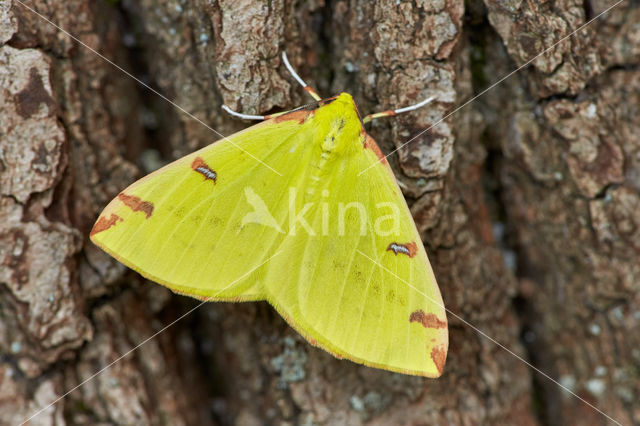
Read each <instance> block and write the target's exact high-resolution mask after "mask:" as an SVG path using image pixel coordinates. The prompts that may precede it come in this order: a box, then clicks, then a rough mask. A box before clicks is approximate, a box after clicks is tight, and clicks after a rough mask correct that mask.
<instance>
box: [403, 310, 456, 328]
mask: <svg viewBox="0 0 640 426" xmlns="http://www.w3.org/2000/svg"><path fill="white" fill-rule="evenodd" d="M409 322H418V323H420V324H422V326H423V327H424V328H446V327H447V322H446V321H442V320H440V319H439V318H438V317H437V316H435V315H434V314H427V313H425V311H423V310H422V309H420V310H417V311H415V312H411V315H409Z"/></svg>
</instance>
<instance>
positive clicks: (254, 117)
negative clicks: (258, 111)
mask: <svg viewBox="0 0 640 426" xmlns="http://www.w3.org/2000/svg"><path fill="white" fill-rule="evenodd" d="M222 109H223V110H225V111H227V113H229V114H231V115H233V116H234V117H238V118H244V119H245V120H264V119H265V116H264V115H250V114H242V113H240V112H235V111H234V110H232V109H231V108H229V107H228V106H226V105H222Z"/></svg>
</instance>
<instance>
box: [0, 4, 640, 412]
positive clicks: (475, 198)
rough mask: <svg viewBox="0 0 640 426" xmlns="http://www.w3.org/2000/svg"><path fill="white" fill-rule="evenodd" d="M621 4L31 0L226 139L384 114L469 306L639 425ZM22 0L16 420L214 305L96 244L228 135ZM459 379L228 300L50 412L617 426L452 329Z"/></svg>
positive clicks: (7, 265)
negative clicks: (144, 185) (109, 224)
mask: <svg viewBox="0 0 640 426" xmlns="http://www.w3.org/2000/svg"><path fill="white" fill-rule="evenodd" d="M611 3H612V0H611V1H605V0H593V1H577V0H556V1H541V2H535V1H517V0H511V1H509V0H504V1H500V0H484V2H481V1H479V0H471V1H467V2H464V1H463V0H441V1H424V0H414V1H396V0H376V1H368V0H349V1H343V0H337V1H328V0H327V1H326V2H325V1H323V0H306V1H298V2H294V1H286V2H283V1H277V0H273V1H261V0H240V1H237V0H233V1H232V0H214V1H205V0H190V1H189V0H186V1H177V0H159V1H158V0H140V1H133V0H122V1H121V2H107V1H99V2H95V1H89V0H68V1H59V0H46V1H45V0H35V1H29V2H27V3H26V4H27V5H28V6H30V7H33V8H34V9H36V10H37V11H38V12H39V13H41V14H43V15H44V16H45V17H46V18H47V19H50V20H51V21H53V22H55V23H56V24H57V25H59V26H60V27H62V28H64V29H65V30H67V31H69V32H70V33H71V34H73V35H75V36H76V37H78V38H79V39H80V40H82V42H84V43H86V44H87V45H89V46H91V47H92V48H93V49H95V50H96V51H98V52H100V53H101V54H103V55H104V56H106V57H107V58H110V59H111V60H113V62H115V63H116V64H118V65H119V66H122V67H123V68H124V69H126V70H129V71H130V72H131V73H132V74H134V75H136V76H137V77H139V78H140V79H141V80H142V81H144V82H146V83H149V84H151V85H152V86H153V87H154V88H157V90H159V91H160V92H161V93H163V94H164V95H165V96H166V97H167V98H169V99H171V100H172V101H174V102H175V103H176V104H178V105H180V106H181V107H183V108H184V109H185V110H187V111H189V112H190V113H192V114H193V115H194V116H196V117H197V118H199V119H200V120H202V121H203V122H205V123H207V124H208V125H210V126H211V127H213V128H215V129H216V130H217V131H219V132H220V133H222V134H230V133H232V132H234V131H237V130H239V129H241V128H243V127H245V126H246V124H245V123H242V122H239V121H236V120H233V119H231V118H229V117H228V116H226V115H225V114H223V113H222V112H221V110H220V105H221V104H222V103H225V104H227V105H230V106H231V107H232V108H234V109H236V110H238V111H241V112H244V113H249V114H251V113H267V112H273V111H277V110H282V109H289V108H292V107H294V106H296V105H300V104H303V103H306V102H308V101H309V99H308V98H307V97H306V96H305V94H304V92H303V91H302V90H301V89H300V88H299V87H298V86H296V85H295V82H294V81H293V80H292V78H291V77H290V76H289V75H288V74H287V73H286V70H285V69H284V67H283V65H282V63H281V60H280V56H279V55H280V52H281V51H282V50H286V51H287V53H288V55H289V57H290V59H291V61H292V63H293V65H294V66H295V67H296V68H297V69H298V70H299V72H300V74H301V75H302V76H303V77H304V78H306V79H307V81H308V82H309V83H310V84H311V85H312V86H314V87H316V88H317V89H318V90H319V91H320V92H321V93H322V94H323V95H325V96H330V95H333V94H337V93H339V92H340V91H348V92H350V93H352V94H353V95H354V96H355V98H356V100H357V101H358V104H359V108H360V111H367V112H369V111H377V110H384V109H388V108H392V107H398V106H404V105H408V104H411V103H415V102H417V101H419V100H421V99H423V98H425V97H427V96H429V95H436V96H437V98H438V100H437V102H435V103H433V104H431V105H430V106H429V107H426V108H423V109H421V110H418V111H415V112H412V113H410V114H406V115H402V116H398V117H396V118H393V119H387V120H378V121H374V122H373V123H372V125H371V127H370V133H371V134H372V135H373V137H374V138H375V139H376V140H377V141H378V143H379V144H380V145H381V148H382V149H383V151H386V152H390V151H391V150H393V149H394V148H395V147H401V146H402V145H403V143H404V142H406V141H407V140H409V139H411V138H413V137H414V136H415V135H418V134H420V133H421V131H422V130H423V129H426V128H428V127H430V126H432V125H434V124H435V123H437V122H439V120H440V119H442V118H443V117H445V115H446V114H447V113H448V112H449V111H451V110H453V109H454V108H456V106H458V105H461V104H463V103H464V102H466V101H467V100H468V99H470V98H471V97H473V96H474V95H475V94H477V93H480V92H481V91H482V90H483V89H484V88H486V87H487V86H488V85H490V84H491V83H493V82H495V81H497V80H498V78H499V77H500V76H502V75H505V74H507V73H508V72H510V71H511V70H513V69H514V68H515V67H517V66H519V65H522V64H524V63H526V62H527V61H529V60H530V59H532V58H533V57H534V56H535V55H537V54H538V53H539V52H540V51H542V50H543V49H546V48H549V47H551V46H553V48H552V49H551V50H550V52H549V53H547V54H545V55H543V56H541V57H539V58H537V59H535V60H534V61H533V62H532V64H531V66H529V67H526V68H525V69H523V70H522V71H521V72H519V73H518V74H516V75H514V76H512V77H511V78H509V79H508V80H506V81H504V82H502V83H501V84H500V85H498V86H497V87H496V88H495V89H493V90H491V91H489V92H488V93H487V94H485V95H483V96H482V97H481V98H479V99H478V100H475V101H474V102H473V103H471V104H470V105H469V106H466V107H464V108H462V109H461V110H459V111H457V112H456V113H455V114H453V115H452V116H450V117H447V118H446V119H445V120H444V121H443V122H441V123H439V124H438V125H437V126H435V127H434V128H432V129H430V130H429V131H428V132H426V133H424V134H421V135H420V136H419V137H417V138H416V139H415V140H414V141H412V143H411V144H409V145H408V146H406V147H405V146H402V147H401V148H400V150H399V153H398V155H394V156H392V157H390V162H391V164H392V166H393V167H394V169H395V170H396V172H397V176H398V179H399V181H400V182H401V185H402V187H403V189H404V191H405V195H406V196H407V198H408V199H409V200H410V204H411V205H412V211H413V213H414V215H415V218H416V221H417V224H418V227H419V229H420V231H421V233H422V235H423V237H424V242H425V244H426V247H427V250H428V252H429V255H430V258H431V261H432V264H433V266H434V268H435V272H436V276H437V277H438V281H439V285H440V288H441V290H442V294H443V297H444V300H445V303H446V305H447V307H448V308H449V309H450V310H451V312H453V313H455V314H456V315H459V316H460V317H461V318H463V319H464V320H465V321H468V322H469V323H471V324H473V325H474V326H475V327H477V328H478V329H480V330H482V331H483V332H484V333H486V334H487V335H489V336H491V337H492V338H494V339H496V340H497V341H499V342H500V343H502V344H503V345H504V346H505V347H507V348H509V349H510V350H511V351H513V352H514V353H516V354H518V355H519V356H521V357H523V358H525V359H526V360H528V361H529V362H531V363H532V364H534V365H536V366H537V367H538V368H540V369H541V370H543V371H545V372H546V373H548V374H549V375H551V376H552V377H554V378H557V379H558V381H559V382H561V383H562V384H563V385H564V386H566V387H567V388H569V389H571V390H572V391H573V392H575V393H577V394H578V395H580V396H581V397H582V398H584V399H585V400H587V401H589V402H590V403H592V404H594V405H596V406H598V407H599V408H600V409H601V410H602V411H604V412H605V413H607V414H608V415H609V416H611V417H612V418H614V419H616V420H617V421H619V422H621V423H623V424H640V403H639V402H638V401H640V373H639V372H640V349H638V348H640V333H638V331H637V330H638V328H639V327H640V262H639V261H638V260H639V258H640V109H639V108H638V106H639V105H640V71H639V69H638V67H639V63H640V25H638V22H640V6H639V5H638V3H637V2H632V1H629V2H623V3H622V4H621V5H620V6H618V7H617V8H616V9H615V10H614V11H613V12H611V13H609V14H607V15H605V16H603V17H602V18H600V19H599V20H597V21H596V22H594V23H593V24H592V25H590V26H589V27H588V28H587V29H585V30H583V31H581V32H579V33H577V34H576V35H575V36H573V37H571V38H569V39H567V40H565V41H562V42H561V43H559V44H557V45H554V44H555V43H557V42H558V41H559V40H560V39H561V38H562V37H564V36H566V35H567V34H570V33H571V32H572V31H574V30H575V29H576V28H577V27H578V26H580V25H582V24H583V23H585V22H586V21H587V20H588V19H590V18H591V17H593V16H595V15H596V14H598V13H599V12H600V11H602V10H604V9H605V8H606V7H608V6H609V5H610V4H611ZM217 138H218V136H217V135H215V134H212V132H211V131H210V130H209V129H207V128H206V127H205V126H203V125H202V123H199V122H198V121H196V120H194V119H193V118H191V117H189V116H187V115H185V114H182V113H181V112H180V111H178V110H176V109H175V108H174V107H173V106H171V105H170V104H168V103H167V102H166V101H164V100H162V99H161V98H160V97H158V96H157V95H156V94H154V93H152V92H150V91H148V90H146V89H144V88H143V87H141V86H140V85H138V84H137V83H136V82H135V81H133V80H132V79H131V78H130V77H128V76H126V75H124V74H123V73H122V72H120V71H119V70H117V69H116V68H114V67H113V66H112V65H110V64H109V63H107V62H106V61H105V60H103V59H101V58H100V57H98V56H97V55H96V54H95V53H93V52H91V51H90V50H88V49H87V48H85V47H83V46H81V45H79V44H78V43H77V42H75V41H73V40H71V39H70V38H69V37H67V36H65V35H63V34H62V33H60V32H59V31H58V30H57V29H56V28H54V27H53V26H52V25H51V24H49V23H47V22H45V21H44V20H42V19H41V18H40V17H38V16H37V15H35V14H34V13H33V12H31V11H29V10H28V9H26V8H25V7H24V6H22V5H20V4H19V3H18V2H14V1H11V0H0V424H17V423H19V422H21V421H22V420H24V419H25V418H27V417H29V416H30V415H32V414H33V413H35V412H36V411H38V410H40V409H42V408H45V407H47V406H48V405H49V404H50V403H51V402H53V401H55V400H56V399H57V398H59V397H60V396H62V395H64V394H65V393H66V392H67V391H68V390H71V389H73V388H74V387H75V386H76V385H78V384H80V383H82V382H83V381H84V380H86V379H88V378H90V377H91V376H92V375H93V374H94V373H95V372H97V371H98V370H100V369H101V368H103V367H105V366H107V365H109V364H110V363H111V362H112V361H114V360H116V359H117V358H118V357H119V356H120V355H122V354H124V353H126V352H127V351H128V350H130V349H131V348H133V347H135V346H136V345H138V344H139V343H140V342H142V341H144V340H145V339H146V338H147V337H149V336H151V335H153V334H154V333H155V332H157V331H159V330H161V329H162V328H163V327H164V326H165V325H168V324H170V323H171V322H172V321H174V320H175V319H176V318H178V317H180V316H181V315H182V314H183V313H185V312H187V310H188V309H190V308H192V307H194V306H195V302H193V301H192V300H190V299H186V298H184V297H181V296H176V295H173V294H171V293H169V292H168V291H167V290H165V289H164V288H162V287H160V286H158V285H155V284H152V283H149V282H146V281H144V280H142V279H141V278H140V277H138V276H136V275H135V274H134V273H132V272H131V271H128V270H127V269H126V268H124V267H123V266H121V265H120V264H118V263H117V262H116V261H115V260H113V259H112V258H110V257H109V256H108V255H106V254H105V253H103V252H101V251H100V250H98V249H97V248H95V247H94V246H92V245H91V244H90V243H89V241H88V237H87V236H88V231H89V229H90V228H91V225H92V223H93V221H94V220H95V218H96V216H97V214H98V213H99V211H100V210H101V208H102V207H104V206H105V205H106V203H107V202H108V201H109V200H110V199H111V198H112V197H113V196H114V195H115V194H117V193H118V192H119V190H121V189H122V188H124V187H125V186H126V185H127V184H128V183H130V182H132V181H133V180H134V179H135V178H136V177H139V176H141V175H142V174H144V173H146V172H148V171H150V170H152V169H154V168H156V167H157V166H158V165H159V164H161V163H163V162H166V161H169V160H172V159H175V158H177V157H179V156H181V155H184V154H186V153H188V152H190V151H192V150H194V149H196V148H198V147H202V146H205V145H206V144H208V143H210V142H212V141H214V140H215V139H217ZM449 321H450V332H451V336H450V340H451V346H450V352H449V356H448V359H447V365H446V367H445V374H444V375H443V376H442V377H441V378H440V379H438V380H428V379H422V378H417V377H409V376H403V375H399V374H393V373H388V372H384V371H379V370H375V369H371V368H367V367H362V366H358V365H356V364H353V363H350V362H348V361H340V360H337V359H334V358H332V357H331V356H330V355H328V354H327V353H325V352H323V351H322V350H320V349H316V348H314V347H312V346H310V345H309V344H307V343H306V342H305V341H304V340H303V339H302V338H300V337H299V336H298V335H297V334H296V333H295V332H294V331H293V330H292V329H290V328H289V327H288V326H287V325H286V324H285V323H284V321H283V320H282V319H281V318H280V317H279V316H278V315H277V314H275V313H274V311H273V310H272V309H271V308H270V307H269V306H268V305H266V304H264V303H250V304H249V303H247V304H237V305H232V304H208V305H206V306H202V307H200V308H198V309H197V310H195V312H193V313H191V314H189V315H188V316H187V317H186V318H184V319H182V320H181V321H179V322H178V323H176V324H175V325H173V326H171V327H170V328H169V329H168V330H167V331H165V332H163V333H161V334H160V335H159V336H158V337H156V338H153V339H151V340H149V341H148V342H147V343H145V344H144V345H143V346H142V347H141V348H139V349H138V350H136V351H135V352H133V353H132V354H130V355H129V356H127V357H126V358H125V359H123V360H121V361H119V362H117V363H115V364H114V365H113V366H112V367H110V368H108V369H107V370H106V371H104V372H103V373H102V374H100V375H98V376H96V377H95V378H93V379H92V380H90V381H88V382H87V383H86V384H84V385H83V386H81V387H79V388H78V389H76V390H74V392H72V393H70V394H69V395H68V396H66V397H65V398H64V399H62V400H61V401H59V402H58V403H56V404H55V405H53V406H50V407H48V408H46V409H45V410H44V411H42V412H41V413H40V414H39V415H38V416H37V417H36V418H34V419H33V420H32V424H43V425H44V424H57V425H62V424H172V425H173V424H203V425H206V424H220V425H227V424H237V425H253V424H255V425H258V424H265V423H266V424H353V425H357V424H365V423H366V424H380V425H386V424H413V425H427V424H428V425H436V424H439V425H445V424H461V425H475V424H518V425H529V424H531V425H534V424H549V425H559V424H576V425H577V424H605V423H606V418H605V417H604V416H602V415H601V414H599V413H597V412H596V411H594V410H593V409H592V408H590V407H588V406H587V405H586V404H584V403H583V402H581V401H579V400H578V399H576V398H574V397H572V396H570V395H569V394H568V393H566V392H563V391H562V390H561V389H560V388H559V387H558V386H557V385H555V384H553V383H552V382H550V381H548V380H547V379H545V378H544V377H542V376H540V375H539V374H537V373H535V372H534V371H533V370H531V369H530V368H528V367H527V366H526V365H525V364H523V363H522V362H521V361H519V360H517V359H516V358H515V357H514V356H513V355H511V354H509V353H508V352H506V351H505V350H504V349H502V348H500V347H498V346H497V345H496V344H494V343H493V342H491V341H489V340H487V339H486V338H484V337H482V336H481V335H480V334H479V333H478V332H477V331H476V330H473V329H472V328H470V327H469V326H468V325H467V324H464V323H463V322H461V321H460V320H459V319H458V318H456V317H454V316H449Z"/></svg>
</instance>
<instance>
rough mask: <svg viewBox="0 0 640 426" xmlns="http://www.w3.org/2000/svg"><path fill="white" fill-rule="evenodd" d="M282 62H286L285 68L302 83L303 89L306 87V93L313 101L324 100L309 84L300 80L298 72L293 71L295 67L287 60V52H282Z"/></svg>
mask: <svg viewBox="0 0 640 426" xmlns="http://www.w3.org/2000/svg"><path fill="white" fill-rule="evenodd" d="M282 60H283V61H284V66H285V67H287V70H288V71H289V72H290V73H291V75H292V76H293V78H295V79H296V80H297V81H298V83H300V85H301V86H302V87H304V90H305V92H307V93H308V94H310V95H311V97H312V98H313V99H315V100H316V101H320V100H322V98H321V97H320V95H318V92H316V91H315V90H313V89H312V88H311V87H309V85H308V84H307V83H305V82H304V80H303V79H301V78H300V76H299V75H298V73H297V72H296V70H294V69H293V67H292V66H291V64H290V63H289V59H288V58H287V53H286V52H284V51H283V52H282Z"/></svg>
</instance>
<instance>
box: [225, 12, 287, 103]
mask: <svg viewBox="0 0 640 426" xmlns="http://www.w3.org/2000/svg"><path fill="white" fill-rule="evenodd" d="M283 12H284V4H283V3H280V2H251V1H244V2H238V1H221V2H220V11H219V23H218V25H217V26H216V28H218V29H219V32H218V33H217V34H216V39H218V41H219V43H217V44H216V61H215V62H216V76H217V82H218V88H219V90H220V92H221V94H222V97H223V100H224V103H225V104H226V105H230V106H231V107H232V108H233V109H235V110H236V111H241V112H247V113H250V114H255V113H260V112H262V111H267V110H270V109H271V108H273V107H274V106H276V105H284V104H285V101H286V99H287V97H288V92H289V89H290V84H289V83H288V82H287V81H286V80H285V79H284V78H282V77H281V76H280V75H279V74H277V73H274V72H273V69H274V68H276V67H277V66H278V64H279V62H280V59H279V53H280V43H281V37H282V36H283V35H284V31H285V26H284V21H283ZM294 65H296V64H294ZM265 93H269V94H270V95H271V96H270V97H265V96H264V94H265ZM256 106H257V107H258V110H259V111H256V110H255V109H254V108H255V107H256Z"/></svg>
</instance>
